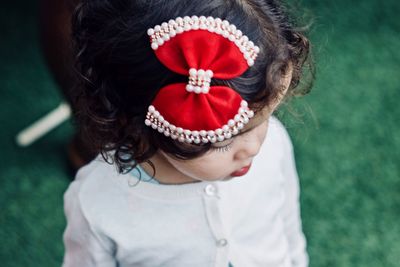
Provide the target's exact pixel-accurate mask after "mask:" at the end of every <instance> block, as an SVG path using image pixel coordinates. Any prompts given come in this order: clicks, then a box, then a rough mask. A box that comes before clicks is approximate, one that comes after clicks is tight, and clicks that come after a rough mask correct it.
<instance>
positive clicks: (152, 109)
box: [149, 105, 156, 113]
mask: <svg viewBox="0 0 400 267" xmlns="http://www.w3.org/2000/svg"><path fill="white" fill-rule="evenodd" d="M155 110H156V108H155V107H154V106H153V105H150V106H149V112H150V113H153V112H154V111H155Z"/></svg>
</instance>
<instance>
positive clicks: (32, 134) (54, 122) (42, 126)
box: [16, 102, 71, 146]
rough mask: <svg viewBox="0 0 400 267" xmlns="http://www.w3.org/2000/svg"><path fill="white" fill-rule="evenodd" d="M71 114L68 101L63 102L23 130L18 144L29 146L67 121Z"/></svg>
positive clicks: (17, 138) (17, 140) (18, 136)
mask: <svg viewBox="0 0 400 267" xmlns="http://www.w3.org/2000/svg"><path fill="white" fill-rule="evenodd" d="M70 116H71V108H70V106H69V105H68V104H67V103H64V102H62V103H61V104H60V105H59V106H58V107H57V108H56V109H54V110H53V111H51V112H50V113H49V114H47V115H46V116H44V117H43V118H41V119H39V120H38V121H36V122H34V123H33V124H32V125H30V126H29V127H27V128H25V129H24V130H22V131H21V132H20V133H19V134H18V135H17V137H16V142H17V144H18V145H19V146H29V145H30V144H32V143H33V142H35V141H36V140H37V139H39V138H40V137H42V136H44V135H45V134H47V133H48V132H50V131H51V130H52V129H54V128H55V127H57V126H58V125H60V124H61V123H63V122H64V121H66V120H67V119H68V118H69V117H70Z"/></svg>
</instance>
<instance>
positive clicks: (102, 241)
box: [62, 181, 117, 267]
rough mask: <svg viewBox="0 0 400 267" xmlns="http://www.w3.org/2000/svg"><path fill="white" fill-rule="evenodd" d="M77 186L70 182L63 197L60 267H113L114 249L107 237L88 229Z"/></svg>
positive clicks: (115, 264)
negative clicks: (62, 242) (62, 243)
mask: <svg viewBox="0 0 400 267" xmlns="http://www.w3.org/2000/svg"><path fill="white" fill-rule="evenodd" d="M79 185H80V182H79V181H75V182H73V183H72V184H71V185H70V187H69V189H68V190H67V192H66V193H65V195H64V210H65V215H66V218H67V228H66V230H65V232H64V236H63V238H64V246H65V254H64V261H63V265H62V266H63V267H83V266H84V267H92V266H93V267H94V266H96V267H115V266H117V263H116V260H115V258H114V256H113V252H112V251H113V249H112V248H113V247H112V243H111V241H110V240H108V238H107V237H105V236H102V235H101V234H99V233H97V232H96V231H95V230H94V229H93V227H92V226H91V225H90V223H89V221H88V220H87V218H86V217H85V214H84V212H83V210H82V206H81V203H80V201H79V188H80V186H79Z"/></svg>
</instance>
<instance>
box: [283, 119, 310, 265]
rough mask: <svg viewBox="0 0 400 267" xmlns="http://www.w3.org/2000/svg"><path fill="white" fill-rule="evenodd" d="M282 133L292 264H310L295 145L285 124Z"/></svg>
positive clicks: (285, 204) (286, 212)
mask: <svg viewBox="0 0 400 267" xmlns="http://www.w3.org/2000/svg"><path fill="white" fill-rule="evenodd" d="M281 127H282V132H283V134H282V135H281V136H282V138H283V144H284V157H283V164H282V168H283V170H282V172H283V174H284V191H285V203H284V209H283V219H284V224H285V232H286V236H287V238H288V242H289V251H290V257H291V261H292V265H293V266H295V267H305V266H308V263H309V258H308V254H307V251H306V239H305V236H304V233H303V230H302V225H301V215H300V199H299V198H300V186H299V178H298V175H297V171H296V164H295V159H294V153H293V145H292V142H291V140H290V137H289V135H288V133H287V131H286V129H285V128H284V126H283V125H281Z"/></svg>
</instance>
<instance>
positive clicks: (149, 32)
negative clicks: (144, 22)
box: [147, 28, 154, 36]
mask: <svg viewBox="0 0 400 267" xmlns="http://www.w3.org/2000/svg"><path fill="white" fill-rule="evenodd" d="M153 34H154V29H152V28H150V29H148V30H147V35H149V36H152V35H153Z"/></svg>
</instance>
